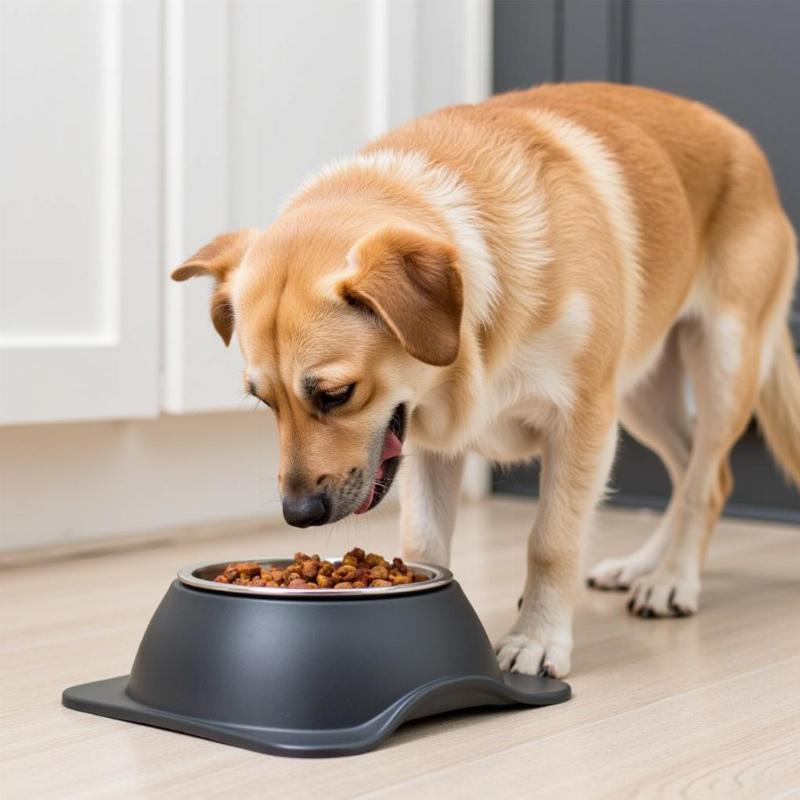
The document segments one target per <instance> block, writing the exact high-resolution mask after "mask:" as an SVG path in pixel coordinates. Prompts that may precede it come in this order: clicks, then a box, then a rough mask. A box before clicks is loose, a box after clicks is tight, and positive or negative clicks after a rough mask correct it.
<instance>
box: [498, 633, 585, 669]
mask: <svg viewBox="0 0 800 800" xmlns="http://www.w3.org/2000/svg"><path fill="white" fill-rule="evenodd" d="M495 651H496V652H497V661H498V663H499V665H500V669H501V670H502V671H503V672H522V673H524V674H525V675H549V676H550V677H551V678H563V677H564V676H565V675H567V674H568V673H569V666H570V663H569V662H570V655H571V653H572V644H571V643H569V642H560V641H547V640H546V639H545V638H541V639H540V638H539V637H528V636H523V635H522V634H518V633H507V634H506V635H505V636H503V637H501V639H500V641H498V643H497V646H496V647H495Z"/></svg>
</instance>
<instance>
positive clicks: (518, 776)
mask: <svg viewBox="0 0 800 800" xmlns="http://www.w3.org/2000/svg"><path fill="white" fill-rule="evenodd" d="M532 514H533V506H532V505H530V504H529V503H526V502H522V501H509V500H504V501H491V502H486V503H483V504H480V505H477V506H465V507H464V508H463V509H462V511H461V514H460V517H459V532H458V535H457V538H456V544H455V552H454V558H453V568H454V572H455V574H456V577H457V578H458V579H459V581H460V582H461V584H462V586H463V587H464V589H465V590H466V592H467V594H468V596H469V597H470V599H471V601H472V603H473V604H474V606H475V608H476V609H477V611H478V614H479V615H480V617H481V619H482V620H483V622H484V624H485V625H486V627H487V629H488V631H489V634H490V635H491V636H492V637H495V636H497V635H499V634H500V633H502V632H503V630H504V629H505V628H506V627H507V626H508V625H509V624H510V623H511V621H512V619H513V616H514V612H515V606H516V599H517V596H518V592H519V588H520V586H521V584H522V577H523V567H524V557H523V554H524V545H523V543H524V539H525V536H526V533H527V530H528V527H529V525H530V520H531V518H532ZM654 520H655V516H654V515H652V514H650V513H644V512H642V513H639V512H621V511H605V512H603V513H602V514H601V515H600V519H599V521H598V532H597V534H596V535H595V537H594V541H593V542H592V550H593V556H592V557H596V556H597V555H599V554H601V553H602V554H603V555H606V554H621V553H624V552H626V551H627V550H629V549H630V548H631V547H632V546H633V545H634V544H635V543H636V542H638V541H640V540H641V537H642V536H644V535H645V534H646V533H647V532H648V531H649V530H651V529H652V526H653V524H654ZM355 544H363V545H364V546H367V547H368V548H370V549H373V550H378V551H381V552H384V553H386V554H388V553H389V552H393V551H395V550H396V541H395V521H394V512H391V511H381V510H378V511H376V512H374V513H373V514H370V515H366V516H365V517H363V518H361V519H360V520H359V521H357V522H356V521H347V522H345V523H342V524H340V525H339V526H338V527H336V528H335V529H334V530H333V531H328V530H315V531H311V532H303V533H300V532H298V531H295V530H289V529H285V530H283V529H282V530H273V531H267V532H261V533H258V534H254V533H249V534H241V533H239V534H236V535H235V536H233V537H228V538H220V539H215V540H209V539H205V540H199V541H197V542H187V541H185V540H184V541H180V542H178V543H172V544H168V545H164V546H161V547H154V546H153V545H152V544H151V545H150V546H148V547H147V548H146V549H141V550H133V551H131V552H127V553H116V554H112V555H106V556H98V557H93V558H83V559H75V560H71V561H64V562H62V563H56V564H54V565H52V566H49V567H46V568H42V569H38V570H34V571H30V572H28V571H23V570H21V569H12V570H7V571H5V572H0V587H1V589H0V597H1V598H2V600H0V603H2V606H1V608H0V632H1V633H2V635H1V636H0V658H1V659H2V680H0V744H1V745H2V749H0V797H2V798H8V800H11V798H37V800H43V799H47V798H59V799H60V798H73V797H74V798H113V797H132V798H140V797H144V798H157V797H158V798H173V797H176V798H184V797H193V798H196V797H222V796H227V797H234V796H235V797H253V798H266V797H271V796H283V797H293V796H303V797H313V798H325V800H335V798H350V797H356V796H358V797H362V796H365V797H388V798H394V797H398V798H399V797H414V798H428V797H431V798H434V797H436V798H441V797H443V796H450V797H459V798H462V797H467V798H473V797H474V798H492V797H503V796H505V797H508V796H515V797H522V798H529V797H536V798H539V797H547V798H584V797H591V798H594V797H598V798H601V797H608V798H615V799H618V798H628V797H641V798H654V797H659V798H661V797H664V798H671V797H686V798H707V797H719V798H735V797H742V798H748V800H749V799H750V798H762V797H763V798H779V797H780V798H787V797H800V530H798V529H797V528H791V527H781V526H773V525H767V524H764V523H744V522H733V521H726V522H724V523H723V524H722V525H720V529H719V531H718V532H717V535H716V537H715V539H714V541H713V544H712V546H711V551H710V554H709V565H708V574H707V577H706V580H705V591H704V594H703V598H702V606H703V607H702V611H701V614H700V616H699V617H696V618H691V619H681V620H641V619H636V618H632V617H629V616H628V615H626V613H625V611H624V603H625V598H624V595H621V594H616V593H613V594H601V593H590V592H588V590H587V591H586V593H585V595H584V596H583V598H582V600H581V604H580V609H579V613H578V616H577V625H576V640H577V647H576V651H575V656H574V660H573V674H572V676H571V679H570V680H571V683H572V686H573V690H574V698H573V699H572V700H571V701H570V702H568V703H566V704H564V705H560V706H554V707H551V708H544V709H533V710H493V711H483V712H476V713H463V714H458V715H455V716H449V717H444V718H439V719H433V720H428V721H423V722H418V723H413V724H411V725H408V726H406V727H404V728H401V729H400V730H399V731H398V732H397V733H396V734H395V735H394V736H393V737H392V739H391V740H390V741H389V743H388V744H386V745H384V747H383V748H382V749H380V750H378V751H375V752H372V753H369V754H366V755H363V756H358V757H355V758H343V759H332V760H313V761H306V760H294V759H287V758H275V757H270V756H263V755H259V754H256V753H251V752H247V751H245V750H238V749H235V748H233V747H227V746H224V745H220V744H216V743H213V742H208V741H203V740H201V739H195V738H192V737H189V736H183V735H180V734H175V733H170V732H167V731H161V730H157V729H154V728H147V727H143V726H137V725H131V724H128V723H124V722H118V721H115V720H109V719H104V718H101V717H95V716H91V715H88V714H81V713H77V712H74V711H69V710H67V709H64V708H62V707H61V705H60V693H61V690H62V689H63V688H64V687H66V686H68V685H71V684H74V683H81V682H85V681H90V680H95V679H98V678H103V677H110V676H113V675H119V674H124V673H126V672H127V671H128V669H129V667H130V664H131V661H132V658H133V655H134V652H135V650H136V646H137V643H138V640H139V637H140V636H141V634H142V631H143V629H144V627H145V625H146V623H147V621H148V619H149V617H150V615H151V613H152V611H153V609H154V608H155V606H156V604H157V603H158V601H159V599H160V598H161V596H162V594H163V592H164V591H165V589H166V587H167V584H168V583H169V581H170V580H171V578H172V577H173V575H174V573H175V569H176V568H177V567H178V566H182V565H184V564H186V563H192V562H198V561H203V560H209V561H224V560H226V559H228V558H230V557H236V556H241V555H271V554H279V553H286V552H293V551H294V550H295V549H299V548H301V547H302V549H304V550H309V551H319V552H323V551H324V552H331V551H334V552H338V551H340V550H342V549H343V548H346V547H349V546H352V545H355ZM482 564H486V565H488V566H487V569H486V571H483V570H482V568H481V565H482Z"/></svg>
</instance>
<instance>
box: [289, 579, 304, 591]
mask: <svg viewBox="0 0 800 800" xmlns="http://www.w3.org/2000/svg"><path fill="white" fill-rule="evenodd" d="M289 588H290V589H307V588H308V583H306V581H304V580H303V579H302V578H294V580H291V581H289Z"/></svg>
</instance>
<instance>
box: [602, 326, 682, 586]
mask: <svg viewBox="0 0 800 800" xmlns="http://www.w3.org/2000/svg"><path fill="white" fill-rule="evenodd" d="M685 380H686V374H685V370H684V367H683V364H682V362H681V357H680V352H679V350H678V335H677V330H676V329H673V330H672V332H671V333H670V334H669V336H668V337H667V340H666V342H665V344H664V348H663V351H662V353H661V356H660V357H659V360H658V363H657V364H656V366H655V368H654V369H653V370H652V371H651V372H650V373H649V374H648V375H647V376H646V377H645V378H644V379H643V380H642V381H641V382H640V383H639V384H638V385H637V386H636V387H635V388H634V389H632V390H631V391H630V392H629V393H628V395H627V396H626V397H625V398H624V399H623V401H622V403H621V406H620V419H621V422H622V425H623V427H624V428H625V429H626V430H627V431H628V433H630V434H631V435H633V436H634V437H635V438H636V439H637V440H638V441H639V442H641V443H642V444H643V445H645V446H646V447H648V448H650V449H651V450H652V451H653V452H654V453H656V454H657V455H658V456H659V458H660V459H661V461H662V462H663V463H664V466H665V468H666V470H667V473H668V474H669V478H670V482H671V483H672V489H673V494H672V497H671V499H670V502H669V505H668V506H667V509H666V511H665V512H664V515H663V516H662V518H661V520H660V522H659V525H658V527H657V528H656V530H655V531H654V532H653V534H652V535H651V536H650V537H649V538H648V539H647V540H646V541H645V543H644V544H643V545H642V546H641V547H640V548H639V549H638V550H636V551H635V552H633V553H631V554H630V555H628V556H625V557H623V558H606V559H604V560H602V561H600V562H599V563H598V564H597V565H596V566H595V567H593V568H592V569H591V570H590V572H589V575H588V579H587V583H588V584H589V586H590V587H592V588H596V589H621V590H627V589H629V588H630V586H631V584H632V583H633V581H634V580H636V578H639V577H640V576H642V575H646V574H647V573H648V572H652V570H654V569H655V567H656V565H657V564H658V562H659V561H660V560H661V557H662V556H663V555H664V551H665V550H666V548H667V544H668V542H669V540H670V538H671V536H672V526H673V525H674V524H675V522H676V517H677V510H678V502H677V499H676V493H677V490H678V489H679V488H680V485H681V483H682V481H683V478H684V475H685V474H686V468H687V467H688V465H689V454H690V451H691V446H692V422H691V419H690V417H689V413H688V410H687V408H686V402H685V396H684V389H685V387H684V384H685Z"/></svg>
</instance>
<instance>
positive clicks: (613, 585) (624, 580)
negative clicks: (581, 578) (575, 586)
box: [586, 554, 654, 591]
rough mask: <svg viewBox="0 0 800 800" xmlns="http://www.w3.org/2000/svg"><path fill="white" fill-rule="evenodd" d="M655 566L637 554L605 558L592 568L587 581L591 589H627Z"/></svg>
mask: <svg viewBox="0 0 800 800" xmlns="http://www.w3.org/2000/svg"><path fill="white" fill-rule="evenodd" d="M653 567H654V565H653V564H651V563H650V562H648V561H646V560H645V559H643V558H641V557H639V556H638V555H637V554H634V555H632V556H628V557H627V558H604V559H603V560H602V561H601V562H600V563H598V564H597V565H596V566H594V567H593V568H592V569H591V570H590V572H589V576H588V578H587V579H586V583H587V584H588V585H589V588H591V589H605V590H611V591H627V590H628V589H630V587H631V586H632V585H633V582H634V581H635V580H636V579H637V578H639V577H641V576H642V575H646V574H647V573H648V572H651V571H652V569H653Z"/></svg>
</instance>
